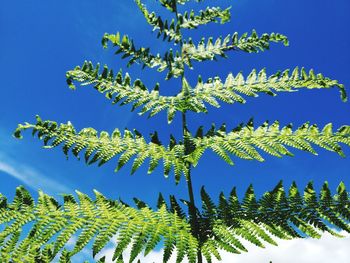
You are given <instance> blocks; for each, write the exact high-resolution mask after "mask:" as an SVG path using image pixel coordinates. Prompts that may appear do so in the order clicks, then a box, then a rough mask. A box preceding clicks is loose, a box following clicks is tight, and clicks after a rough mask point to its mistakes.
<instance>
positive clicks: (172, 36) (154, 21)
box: [135, 0, 231, 43]
mask: <svg viewBox="0 0 350 263" xmlns="http://www.w3.org/2000/svg"><path fill="white" fill-rule="evenodd" d="M135 2H136V4H137V6H138V7H139V9H140V10H141V12H142V14H143V15H144V17H145V18H146V20H147V22H148V24H150V25H151V26H153V31H155V30H158V34H157V38H159V37H161V36H163V41H164V40H168V41H175V43H179V42H180V41H181V40H182V35H181V31H180V30H181V28H185V29H193V28H197V27H198V26H199V25H205V24H208V23H210V22H218V20H220V22H221V23H222V24H224V23H226V22H228V21H229V20H230V17H231V15H230V8H227V9H225V10H222V9H221V8H220V7H212V8H210V7H207V8H206V9H205V10H201V11H200V12H199V15H195V13H194V10H191V11H190V12H185V13H184V14H178V17H177V21H176V22H175V19H172V20H171V21H170V22H169V21H168V20H163V19H162V18H161V17H160V16H158V15H157V14H156V13H155V12H149V11H148V9H147V7H146V6H145V5H144V4H143V3H142V2H141V0H135Z"/></svg>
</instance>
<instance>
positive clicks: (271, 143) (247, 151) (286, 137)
mask: <svg viewBox="0 0 350 263" xmlns="http://www.w3.org/2000/svg"><path fill="white" fill-rule="evenodd" d="M191 141H192V143H193V144H194V149H195V150H194V152H198V151H200V152H204V151H205V150H206V149H211V150H212V151H213V152H215V153H216V154H218V155H219V156H220V157H221V158H222V159H224V160H225V161H229V160H230V159H227V158H229V157H228V156H229V154H231V155H234V156H236V157H239V158H244V159H255V160H258V161H264V159H263V158H262V156H261V154H260V152H265V153H267V154H270V155H273V156H277V157H281V156H283V155H289V156H293V154H292V153H291V152H290V151H289V150H288V148H296V149H299V150H303V151H307V152H310V153H312V154H317V153H316V151H315V149H314V148H313V145H316V146H319V147H320V148H323V149H326V150H328V151H332V152H335V153H338V154H339V155H340V156H344V153H343V151H342V148H341V146H340V144H345V145H347V146H350V127H349V126H343V127H341V128H339V129H338V130H337V131H336V132H333V131H332V124H328V125H326V126H325V127H324V128H323V129H322V130H321V131H320V130H319V129H318V127H317V126H316V125H310V124H309V123H305V124H303V125H302V126H301V127H299V128H298V129H296V130H294V131H293V130H292V125H291V124H290V125H287V126H285V127H283V128H280V127H279V123H278V121H275V122H274V123H273V124H271V125H268V122H265V123H264V124H263V125H261V126H259V127H257V128H254V125H253V123H252V122H249V123H248V124H247V125H245V126H243V125H241V126H238V127H237V128H235V129H233V130H232V131H231V132H225V131H223V130H214V129H211V130H210V131H209V132H208V133H207V135H205V136H203V137H193V138H192V139H191ZM192 155H193V154H191V153H189V157H190V158H187V159H186V160H188V161H190V160H194V158H193V157H192V158H191V156H192ZM195 161H196V162H197V161H198V158H197V159H196V160H195ZM229 163H230V162H229ZM194 164H196V163H194ZM232 164H233V163H232Z"/></svg>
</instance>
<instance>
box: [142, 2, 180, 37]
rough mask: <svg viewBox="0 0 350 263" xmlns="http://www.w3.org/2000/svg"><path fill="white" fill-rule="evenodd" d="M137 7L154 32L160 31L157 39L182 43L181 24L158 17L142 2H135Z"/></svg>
mask: <svg viewBox="0 0 350 263" xmlns="http://www.w3.org/2000/svg"><path fill="white" fill-rule="evenodd" d="M135 2H136V4H137V6H138V7H139V9H140V10H141V12H142V14H143V15H144V17H145V18H146V20H147V22H148V24H150V25H151V26H153V30H158V34H157V37H158V38H159V37H161V36H163V40H166V39H167V40H168V41H172V40H174V41H175V43H178V42H180V41H181V39H182V36H181V32H180V28H181V27H180V24H179V23H175V19H172V20H171V22H168V21H167V20H165V21H164V20H163V19H162V18H161V17H160V16H158V15H157V14H156V13H155V12H151V13H150V12H149V11H148V10H147V8H146V6H145V5H144V4H143V3H142V2H141V0H135Z"/></svg>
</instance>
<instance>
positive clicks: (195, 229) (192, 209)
mask: <svg viewBox="0 0 350 263" xmlns="http://www.w3.org/2000/svg"><path fill="white" fill-rule="evenodd" d="M174 9H175V10H174V11H175V16H176V21H177V22H178V21H179V13H178V10H177V2H176V1H174ZM179 34H180V36H181V41H180V47H181V49H182V48H183V41H182V32H181V28H180V29H179ZM184 81H185V70H184V71H183V74H182V76H181V83H183V82H184ZM181 115H182V137H183V142H184V146H185V149H184V154H185V155H187V154H189V153H190V151H191V149H190V148H189V141H188V136H186V134H187V130H188V129H187V118H186V117H187V116H186V111H184V112H182V114H181ZM191 165H192V164H191V163H190V162H188V161H186V164H185V166H186V168H187V169H188V171H187V173H186V174H187V176H186V182H187V190H188V196H189V200H190V203H189V204H188V205H189V206H188V209H189V215H190V224H191V230H192V234H193V236H195V237H196V238H197V239H198V240H200V235H199V223H198V216H197V211H196V202H195V199H194V194H193V186H192V177H191ZM197 262H198V263H202V262H203V258H202V251H201V246H199V247H198V250H197Z"/></svg>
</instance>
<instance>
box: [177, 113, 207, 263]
mask: <svg viewBox="0 0 350 263" xmlns="http://www.w3.org/2000/svg"><path fill="white" fill-rule="evenodd" d="M182 130H183V140H184V145H185V155H187V154H188V153H189V152H188V150H189V147H188V143H187V141H186V136H185V134H186V130H187V121H186V112H183V113H182ZM186 166H187V169H188V176H187V177H186V181H187V189H188V196H189V198H190V203H189V206H188V209H189V214H190V224H191V229H192V234H193V235H194V236H195V237H196V238H197V239H198V241H199V240H200V238H199V224H198V217H197V211H196V203H195V201H194V194H193V187H192V178H191V164H190V163H188V162H187V164H186ZM197 260H198V261H197V262H198V263H202V262H203V259H202V252H201V249H200V247H199V249H198V252H197Z"/></svg>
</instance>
